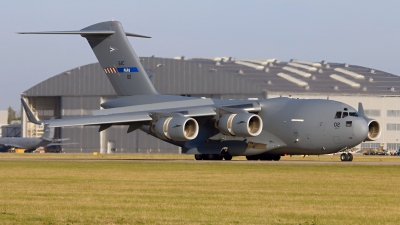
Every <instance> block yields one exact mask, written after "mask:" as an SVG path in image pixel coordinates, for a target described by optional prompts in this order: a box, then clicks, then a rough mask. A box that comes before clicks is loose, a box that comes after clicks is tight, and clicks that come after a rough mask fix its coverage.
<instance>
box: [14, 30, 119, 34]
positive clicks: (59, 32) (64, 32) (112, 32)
mask: <svg viewBox="0 0 400 225" xmlns="http://www.w3.org/2000/svg"><path fill="white" fill-rule="evenodd" d="M114 33H115V31H113V30H90V31H82V30H77V31H43V32H18V33H17V34H81V35H82V34H97V35H111V34H114Z"/></svg>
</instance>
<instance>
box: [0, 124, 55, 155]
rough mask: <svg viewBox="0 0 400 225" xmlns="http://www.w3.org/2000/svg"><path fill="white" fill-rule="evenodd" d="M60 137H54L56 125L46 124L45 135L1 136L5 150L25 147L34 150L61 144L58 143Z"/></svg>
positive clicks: (26, 150)
mask: <svg viewBox="0 0 400 225" xmlns="http://www.w3.org/2000/svg"><path fill="white" fill-rule="evenodd" d="M59 141H61V140H60V139H54V127H53V128H49V127H47V126H46V128H45V131H44V133H43V135H42V136H41V137H39V138H25V137H2V138H0V146H1V147H2V149H3V151H9V152H10V151H11V152H12V151H13V149H24V150H25V152H32V151H34V150H35V149H37V148H39V147H48V146H52V145H61V144H60V143H56V142H59Z"/></svg>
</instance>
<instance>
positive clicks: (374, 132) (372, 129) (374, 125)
mask: <svg viewBox="0 0 400 225" xmlns="http://www.w3.org/2000/svg"><path fill="white" fill-rule="evenodd" d="M365 120H366V121H367V124H368V136H367V138H366V139H365V140H364V141H376V140H378V138H379V137H380V136H381V125H380V124H379V123H378V121H376V120H373V119H369V118H368V119H367V118H366V119H365Z"/></svg>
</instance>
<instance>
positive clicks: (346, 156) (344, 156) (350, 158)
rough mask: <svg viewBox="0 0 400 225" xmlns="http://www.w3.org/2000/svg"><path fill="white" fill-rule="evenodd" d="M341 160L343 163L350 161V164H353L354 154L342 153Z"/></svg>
mask: <svg viewBox="0 0 400 225" xmlns="http://www.w3.org/2000/svg"><path fill="white" fill-rule="evenodd" d="M340 160H341V161H349V162H351V161H353V154H351V153H342V154H341V155H340Z"/></svg>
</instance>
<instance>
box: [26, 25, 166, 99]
mask: <svg viewBox="0 0 400 225" xmlns="http://www.w3.org/2000/svg"><path fill="white" fill-rule="evenodd" d="M19 34H80V35H81V36H82V37H84V38H86V39H87V40H88V42H89V44H90V47H92V49H93V52H94V54H95V55H96V57H97V59H98V60H99V63H100V65H101V67H103V70H104V72H105V73H106V74H107V77H108V79H109V80H110V82H111V84H112V86H113V87H114V89H115V92H117V95H120V96H129V95H155V94H158V93H157V91H156V90H155V89H154V86H153V84H152V83H151V81H150V79H149V77H148V76H147V73H146V71H145V70H144V69H143V66H142V64H141V63H140V60H139V58H138V57H137V56H136V54H135V52H134V51H133V49H132V46H131V45H130V43H129V41H128V39H127V37H126V36H131V37H141V38H150V37H147V36H143V35H138V34H132V33H127V32H125V31H124V29H123V28H122V25H121V23H120V22H117V21H108V22H102V23H98V24H94V25H92V26H89V27H86V28H83V29H82V30H78V31H44V32H19Z"/></svg>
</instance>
